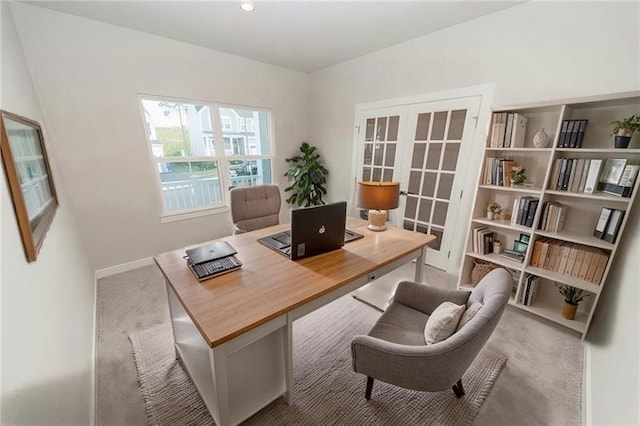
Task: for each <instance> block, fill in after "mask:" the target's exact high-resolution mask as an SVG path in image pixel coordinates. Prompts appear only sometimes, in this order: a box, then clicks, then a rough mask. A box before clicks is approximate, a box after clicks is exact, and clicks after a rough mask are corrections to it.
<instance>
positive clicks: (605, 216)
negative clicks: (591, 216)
mask: <svg viewBox="0 0 640 426" xmlns="http://www.w3.org/2000/svg"><path fill="white" fill-rule="evenodd" d="M611 212H612V210H611V209H609V208H607V207H603V208H602V210H600V216H599V217H598V221H597V222H596V227H595V228H594V230H593V236H594V237H596V238H602V237H604V233H605V231H606V230H607V225H608V224H609V219H610V218H611Z"/></svg>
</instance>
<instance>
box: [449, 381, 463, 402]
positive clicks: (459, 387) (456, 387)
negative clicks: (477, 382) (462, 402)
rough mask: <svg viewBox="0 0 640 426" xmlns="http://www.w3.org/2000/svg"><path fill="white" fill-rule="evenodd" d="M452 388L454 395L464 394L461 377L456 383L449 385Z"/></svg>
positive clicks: (460, 395) (461, 395) (460, 396)
mask: <svg viewBox="0 0 640 426" xmlns="http://www.w3.org/2000/svg"><path fill="white" fill-rule="evenodd" d="M451 389H453V393H455V394H456V397H458V398H462V397H463V396H464V394H465V393H464V388H463V387H462V379H460V380H458V383H456V384H455V385H453V386H452V387H451Z"/></svg>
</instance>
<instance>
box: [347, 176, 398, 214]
mask: <svg viewBox="0 0 640 426" xmlns="http://www.w3.org/2000/svg"><path fill="white" fill-rule="evenodd" d="M399 198H400V182H358V196H357V202H356V204H357V206H358V207H360V208H362V209H370V210H391V209H395V208H397V207H398V201H399Z"/></svg>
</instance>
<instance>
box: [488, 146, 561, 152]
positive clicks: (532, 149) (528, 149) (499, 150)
mask: <svg viewBox="0 0 640 426" xmlns="http://www.w3.org/2000/svg"><path fill="white" fill-rule="evenodd" d="M487 151H493V152H505V151H508V152H552V151H553V148H490V147H487Z"/></svg>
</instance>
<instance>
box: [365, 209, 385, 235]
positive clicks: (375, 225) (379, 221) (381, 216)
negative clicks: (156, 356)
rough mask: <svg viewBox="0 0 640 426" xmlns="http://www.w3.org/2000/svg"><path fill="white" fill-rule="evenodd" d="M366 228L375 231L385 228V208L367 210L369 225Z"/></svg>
mask: <svg viewBox="0 0 640 426" xmlns="http://www.w3.org/2000/svg"><path fill="white" fill-rule="evenodd" d="M367 228H369V229H370V230H372V231H376V232H379V231H384V230H385V229H387V212H386V210H369V226H367Z"/></svg>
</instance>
